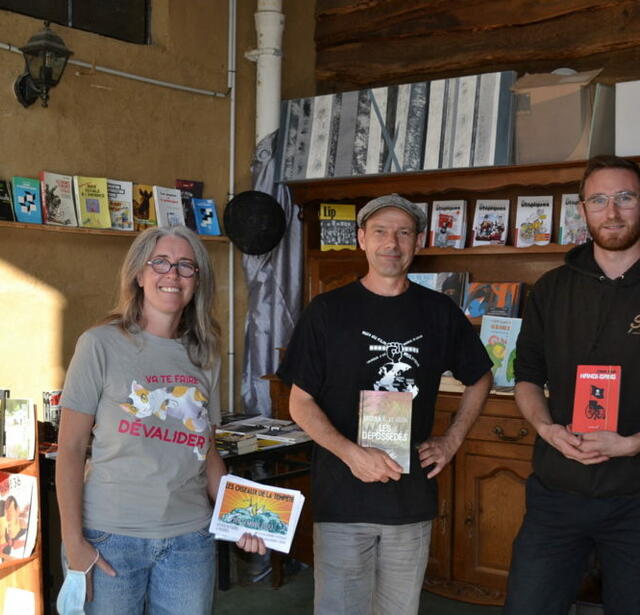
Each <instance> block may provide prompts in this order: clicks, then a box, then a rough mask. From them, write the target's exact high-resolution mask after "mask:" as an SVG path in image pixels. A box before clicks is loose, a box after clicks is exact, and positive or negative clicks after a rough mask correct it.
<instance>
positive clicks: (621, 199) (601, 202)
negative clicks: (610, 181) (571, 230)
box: [583, 192, 638, 212]
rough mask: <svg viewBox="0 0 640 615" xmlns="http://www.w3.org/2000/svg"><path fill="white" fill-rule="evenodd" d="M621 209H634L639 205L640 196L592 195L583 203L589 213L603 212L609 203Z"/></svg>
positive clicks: (633, 193) (631, 194)
mask: <svg viewBox="0 0 640 615" xmlns="http://www.w3.org/2000/svg"><path fill="white" fill-rule="evenodd" d="M610 200H613V204H614V205H615V206H616V207H618V208H619V209H633V208H634V207H636V206H637V205H638V195H637V194H636V193H635V192H616V193H614V194H592V195H591V196H590V197H589V198H588V199H585V200H584V201H583V203H584V206H585V208H586V210H587V211H590V212H597V211H602V210H603V209H604V208H605V207H606V206H607V205H608V204H609V201H610Z"/></svg>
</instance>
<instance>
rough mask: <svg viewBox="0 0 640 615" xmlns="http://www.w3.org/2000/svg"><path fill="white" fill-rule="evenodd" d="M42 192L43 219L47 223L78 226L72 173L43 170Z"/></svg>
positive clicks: (41, 178) (41, 179) (41, 174)
mask: <svg viewBox="0 0 640 615" xmlns="http://www.w3.org/2000/svg"><path fill="white" fill-rule="evenodd" d="M40 194H41V198H42V220H43V222H44V223H45V224H55V225H57V226H78V218H77V216H76V205H75V202H74V200H73V177H71V175H62V174H60V173H51V172H50V171H41V172H40Z"/></svg>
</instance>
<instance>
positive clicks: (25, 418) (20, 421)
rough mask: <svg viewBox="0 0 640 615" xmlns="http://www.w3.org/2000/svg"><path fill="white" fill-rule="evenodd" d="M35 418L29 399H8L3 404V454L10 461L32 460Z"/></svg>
mask: <svg viewBox="0 0 640 615" xmlns="http://www.w3.org/2000/svg"><path fill="white" fill-rule="evenodd" d="M35 437H36V416H35V408H34V406H33V403H32V402H31V400H29V399H13V398H9V399H6V400H5V403H4V454H5V457H10V458H12V459H33V456H34V453H35Z"/></svg>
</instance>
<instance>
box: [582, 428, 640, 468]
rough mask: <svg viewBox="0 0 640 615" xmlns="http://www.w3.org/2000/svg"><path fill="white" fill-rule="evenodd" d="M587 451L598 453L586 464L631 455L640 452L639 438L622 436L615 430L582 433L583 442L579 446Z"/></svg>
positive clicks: (585, 462)
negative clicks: (639, 448)
mask: <svg viewBox="0 0 640 615" xmlns="http://www.w3.org/2000/svg"><path fill="white" fill-rule="evenodd" d="M578 448H579V449H580V450H581V451H583V452H585V453H594V454H596V453H597V454H598V455H599V457H596V458H595V459H594V460H592V461H589V460H587V461H583V462H582V463H584V464H591V463H600V462H602V461H607V460H608V459H611V458H612V457H631V456H633V455H637V454H638V438H637V437H635V436H630V437H626V436H621V435H620V434H619V433H616V432H615V431H594V432H590V433H585V434H582V442H581V443H580V446H579V447H578Z"/></svg>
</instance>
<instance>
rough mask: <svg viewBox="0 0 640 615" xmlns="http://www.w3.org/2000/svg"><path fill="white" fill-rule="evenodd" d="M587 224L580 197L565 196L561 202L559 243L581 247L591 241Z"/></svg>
mask: <svg viewBox="0 0 640 615" xmlns="http://www.w3.org/2000/svg"><path fill="white" fill-rule="evenodd" d="M590 237H591V236H590V234H589V229H588V228H587V222H586V221H585V219H584V218H583V217H582V214H581V213H580V196H579V195H578V194H563V195H562V199H561V201H560V227H559V232H558V243H559V244H560V245H561V246H566V245H568V244H576V245H579V244H581V243H585V242H586V241H587V240H588V239H590Z"/></svg>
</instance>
